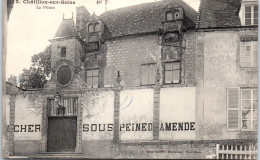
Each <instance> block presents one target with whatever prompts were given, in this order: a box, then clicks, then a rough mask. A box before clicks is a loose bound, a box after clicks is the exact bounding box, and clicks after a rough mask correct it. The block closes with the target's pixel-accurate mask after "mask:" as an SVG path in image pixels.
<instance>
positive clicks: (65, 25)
mask: <svg viewBox="0 0 260 160" xmlns="http://www.w3.org/2000/svg"><path fill="white" fill-rule="evenodd" d="M72 36H76V27H75V24H74V20H73V18H71V19H63V20H62V22H61V24H60V26H59V28H58V30H57V32H56V34H55V37H54V38H63V37H72Z"/></svg>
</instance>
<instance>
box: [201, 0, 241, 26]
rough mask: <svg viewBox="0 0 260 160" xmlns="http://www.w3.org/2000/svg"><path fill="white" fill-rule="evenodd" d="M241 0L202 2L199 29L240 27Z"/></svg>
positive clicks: (202, 0)
mask: <svg viewBox="0 0 260 160" xmlns="http://www.w3.org/2000/svg"><path fill="white" fill-rule="evenodd" d="M240 6H241V0H201V3H200V10H199V16H198V24H197V28H214V27H232V26H240V25H241V22H240V18H239V10H240Z"/></svg>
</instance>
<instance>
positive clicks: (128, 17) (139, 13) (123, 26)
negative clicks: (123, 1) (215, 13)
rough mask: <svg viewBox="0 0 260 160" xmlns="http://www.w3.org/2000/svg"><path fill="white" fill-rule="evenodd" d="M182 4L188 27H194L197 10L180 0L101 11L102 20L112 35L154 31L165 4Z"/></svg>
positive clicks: (162, 17)
mask: <svg viewBox="0 0 260 160" xmlns="http://www.w3.org/2000/svg"><path fill="white" fill-rule="evenodd" d="M169 4H170V5H171V6H176V7H177V6H182V7H183V8H184V10H185V13H186V16H187V17H186V22H187V25H188V27H191V28H193V27H194V28H195V24H196V16H197V12H196V11H195V10H194V9H193V8H191V7H190V6H189V5H188V4H186V3H185V2H184V1H182V0H162V1H158V2H151V3H144V4H139V5H135V6H130V7H125V8H119V9H116V10H111V11H107V12H105V13H103V14H102V15H101V16H100V19H102V20H103V22H104V23H105V25H106V26H107V28H108V31H109V32H110V34H111V35H112V37H117V36H124V35H130V34H138V33H148V32H156V30H157V29H158V28H159V27H160V26H161V22H162V21H163V20H164V14H165V13H164V7H165V6H166V5H169Z"/></svg>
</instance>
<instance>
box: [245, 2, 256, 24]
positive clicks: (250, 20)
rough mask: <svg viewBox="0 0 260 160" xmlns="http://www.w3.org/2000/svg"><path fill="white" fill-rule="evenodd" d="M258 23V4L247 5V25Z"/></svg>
mask: <svg viewBox="0 0 260 160" xmlns="http://www.w3.org/2000/svg"><path fill="white" fill-rule="evenodd" d="M254 24H258V6H245V25H254Z"/></svg>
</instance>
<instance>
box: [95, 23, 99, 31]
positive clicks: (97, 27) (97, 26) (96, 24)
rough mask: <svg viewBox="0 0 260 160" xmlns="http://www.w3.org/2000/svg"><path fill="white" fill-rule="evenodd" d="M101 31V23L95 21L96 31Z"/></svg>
mask: <svg viewBox="0 0 260 160" xmlns="http://www.w3.org/2000/svg"><path fill="white" fill-rule="evenodd" d="M97 31H100V28H99V23H95V32H97Z"/></svg>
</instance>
